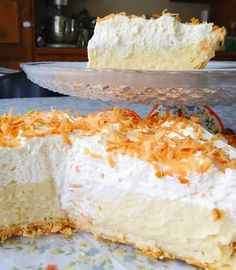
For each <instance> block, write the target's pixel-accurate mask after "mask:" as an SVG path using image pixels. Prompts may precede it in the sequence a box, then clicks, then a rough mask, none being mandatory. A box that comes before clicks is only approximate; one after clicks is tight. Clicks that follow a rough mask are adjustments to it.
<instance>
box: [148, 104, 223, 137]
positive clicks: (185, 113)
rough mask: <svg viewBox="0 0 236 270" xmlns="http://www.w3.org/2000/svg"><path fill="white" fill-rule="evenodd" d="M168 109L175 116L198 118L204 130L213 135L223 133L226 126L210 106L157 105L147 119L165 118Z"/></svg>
mask: <svg viewBox="0 0 236 270" xmlns="http://www.w3.org/2000/svg"><path fill="white" fill-rule="evenodd" d="M167 109H168V110H169V112H170V113H171V114H173V115H176V116H180V117H186V118H189V117H190V116H197V117H198V118H199V119H200V121H201V124H202V126H203V127H204V128H206V129H207V130H208V131H209V132H211V133H213V134H217V133H222V132H223V130H224V125H223V123H222V121H221V119H220V117H219V116H218V115H217V114H216V113H215V112H214V111H213V110H212V109H211V108H210V107H208V106H201V107H197V106H187V105H171V106H164V105H159V104H157V105H155V106H154V107H153V108H152V110H151V111H150V112H149V114H148V115H147V117H154V116H155V115H157V114H158V115H159V116H161V117H164V116H165V114H166V111H167Z"/></svg>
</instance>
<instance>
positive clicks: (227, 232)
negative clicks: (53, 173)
mask: <svg viewBox="0 0 236 270" xmlns="http://www.w3.org/2000/svg"><path fill="white" fill-rule="evenodd" d="M87 196H88V195H87ZM82 201H83V198H81V204H83V203H82ZM87 201H90V202H91V203H90V207H91V208H92V209H93V210H94V214H93V215H92V216H91V217H90V218H92V225H91V223H89V222H88V220H89V219H88V217H86V216H84V218H83V215H81V214H82V212H81V211H80V209H78V207H77V205H74V208H75V211H76V212H75V213H76V214H75V215H74V216H76V217H77V223H78V226H82V228H83V229H85V230H88V231H92V232H94V233H96V234H97V235H99V234H100V235H103V236H104V237H111V238H112V237H114V236H116V237H117V241H121V242H122V241H123V242H130V243H132V242H133V243H135V245H136V246H138V247H142V246H143V247H144V246H145V247H149V248H152V249H153V250H158V249H160V250H165V251H166V252H167V253H168V254H174V255H175V256H176V257H177V258H181V257H185V258H192V259H195V260H196V261H198V262H200V263H201V264H202V265H203V264H214V265H215V266H218V267H220V266H221V265H224V264H225V265H227V264H229V261H231V260H232V258H233V257H234V255H235V254H234V249H233V248H232V246H233V243H234V242H235V241H236V229H235V228H236V222H235V221H233V220H231V218H230V217H229V216H228V215H227V213H223V212H222V213H221V215H222V216H221V217H220V218H218V219H216V218H215V216H214V214H213V213H212V211H210V210H208V209H205V208H203V207H199V206H194V205H184V204H182V203H180V202H179V201H168V200H153V199H149V198H147V197H144V196H140V195H138V196H137V195H134V194H132V193H129V194H126V195H125V196H122V195H121V196H120V197H118V198H114V199H113V200H112V201H109V202H107V201H105V200H96V201H94V199H93V197H89V196H88V198H87ZM72 213H73V211H72ZM83 220H85V221H84V223H83ZM167 235H168V237H167ZM219 262H220V264H219ZM234 262H235V258H234Z"/></svg>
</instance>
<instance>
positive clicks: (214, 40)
mask: <svg viewBox="0 0 236 270" xmlns="http://www.w3.org/2000/svg"><path fill="white" fill-rule="evenodd" d="M225 33H226V31H225V29H224V28H219V27H217V26H214V25H213V24H212V23H206V22H204V23H199V22H198V20H196V19H192V21H191V22H190V23H181V22H180V20H179V17H178V16H176V15H173V14H170V13H166V12H163V14H162V16H156V17H155V18H151V19H146V18H145V17H137V16H126V14H125V13H120V14H111V15H109V16H107V17H104V18H98V20H97V24H96V26H95V32H94V35H93V37H92V39H91V40H90V41H89V44H88V58H89V63H88V67H90V68H118V69H138V70H156V69H159V70H161V69H199V68H204V67H205V66H206V65H207V63H208V61H209V60H210V59H211V58H212V57H214V55H215V51H216V49H217V48H218V46H219V43H220V42H221V41H223V39H224V36H225Z"/></svg>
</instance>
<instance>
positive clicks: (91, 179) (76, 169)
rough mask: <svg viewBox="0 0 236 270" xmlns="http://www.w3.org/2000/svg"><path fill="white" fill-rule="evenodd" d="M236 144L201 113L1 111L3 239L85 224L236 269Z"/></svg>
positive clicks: (162, 252)
mask: <svg viewBox="0 0 236 270" xmlns="http://www.w3.org/2000/svg"><path fill="white" fill-rule="evenodd" d="M235 194H236V149H235V148H234V147H232V146H230V145H229V144H228V143H227V142H226V140H225V139H224V137H221V136H220V135H212V134H210V133H209V132H207V131H206V130H205V129H204V128H202V127H201V126H200V125H199V123H198V120H197V119H195V118H191V119H185V118H182V117H174V116H169V115H168V114H167V115H166V118H159V117H156V116H155V117H151V118H146V119H141V118H140V117H139V116H138V115H137V114H135V113H134V112H132V111H129V110H124V109H123V110H122V109H119V108H114V109H113V110H110V111H101V112H97V113H92V114H90V115H88V116H86V117H83V116H80V115H77V116H72V115H71V113H70V112H63V111H58V110H52V111H47V112H36V111H35V112H29V113H27V114H25V115H16V116H14V115H12V113H11V112H9V113H8V114H5V115H3V116H1V117H0V239H1V241H2V242H3V241H5V240H6V239H7V238H9V237H11V236H16V235H23V236H29V237H36V236H39V235H41V234H47V233H55V232H64V233H69V232H70V230H71V229H72V230H84V231H88V232H91V233H93V234H94V235H95V236H96V237H98V238H103V239H108V240H111V241H114V242H119V243H126V244H130V245H132V246H135V247H137V248H139V249H141V250H143V251H144V252H146V253H148V254H150V255H152V256H154V257H156V258H159V259H164V258H168V259H181V260H184V261H186V262H188V263H190V264H193V265H197V266H201V267H203V268H205V269H212V270H213V269H214V270H222V269H230V270H235V269H236V253H235V249H236V196H235Z"/></svg>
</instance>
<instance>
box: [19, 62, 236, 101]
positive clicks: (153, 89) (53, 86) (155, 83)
mask: <svg viewBox="0 0 236 270" xmlns="http://www.w3.org/2000/svg"><path fill="white" fill-rule="evenodd" d="M86 64H87V63H80V62H34V63H25V64H21V68H22V69H23V70H24V71H25V73H26V75H27V77H28V78H29V79H30V80H31V81H33V82H34V83H37V84H38V85H40V86H42V87H45V88H47V89H50V90H52V91H55V92H59V93H62V94H66V95H70V96H80V97H87V98H92V99H101V100H113V101H122V102H132V103H145V104H155V103H163V104H170V103H171V104H189V105H203V104H207V105H231V104H234V103H235V100H236V62H212V63H210V64H209V65H208V68H207V69H205V70H168V71H167V70H161V71H138V70H119V69H87V68H86Z"/></svg>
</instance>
